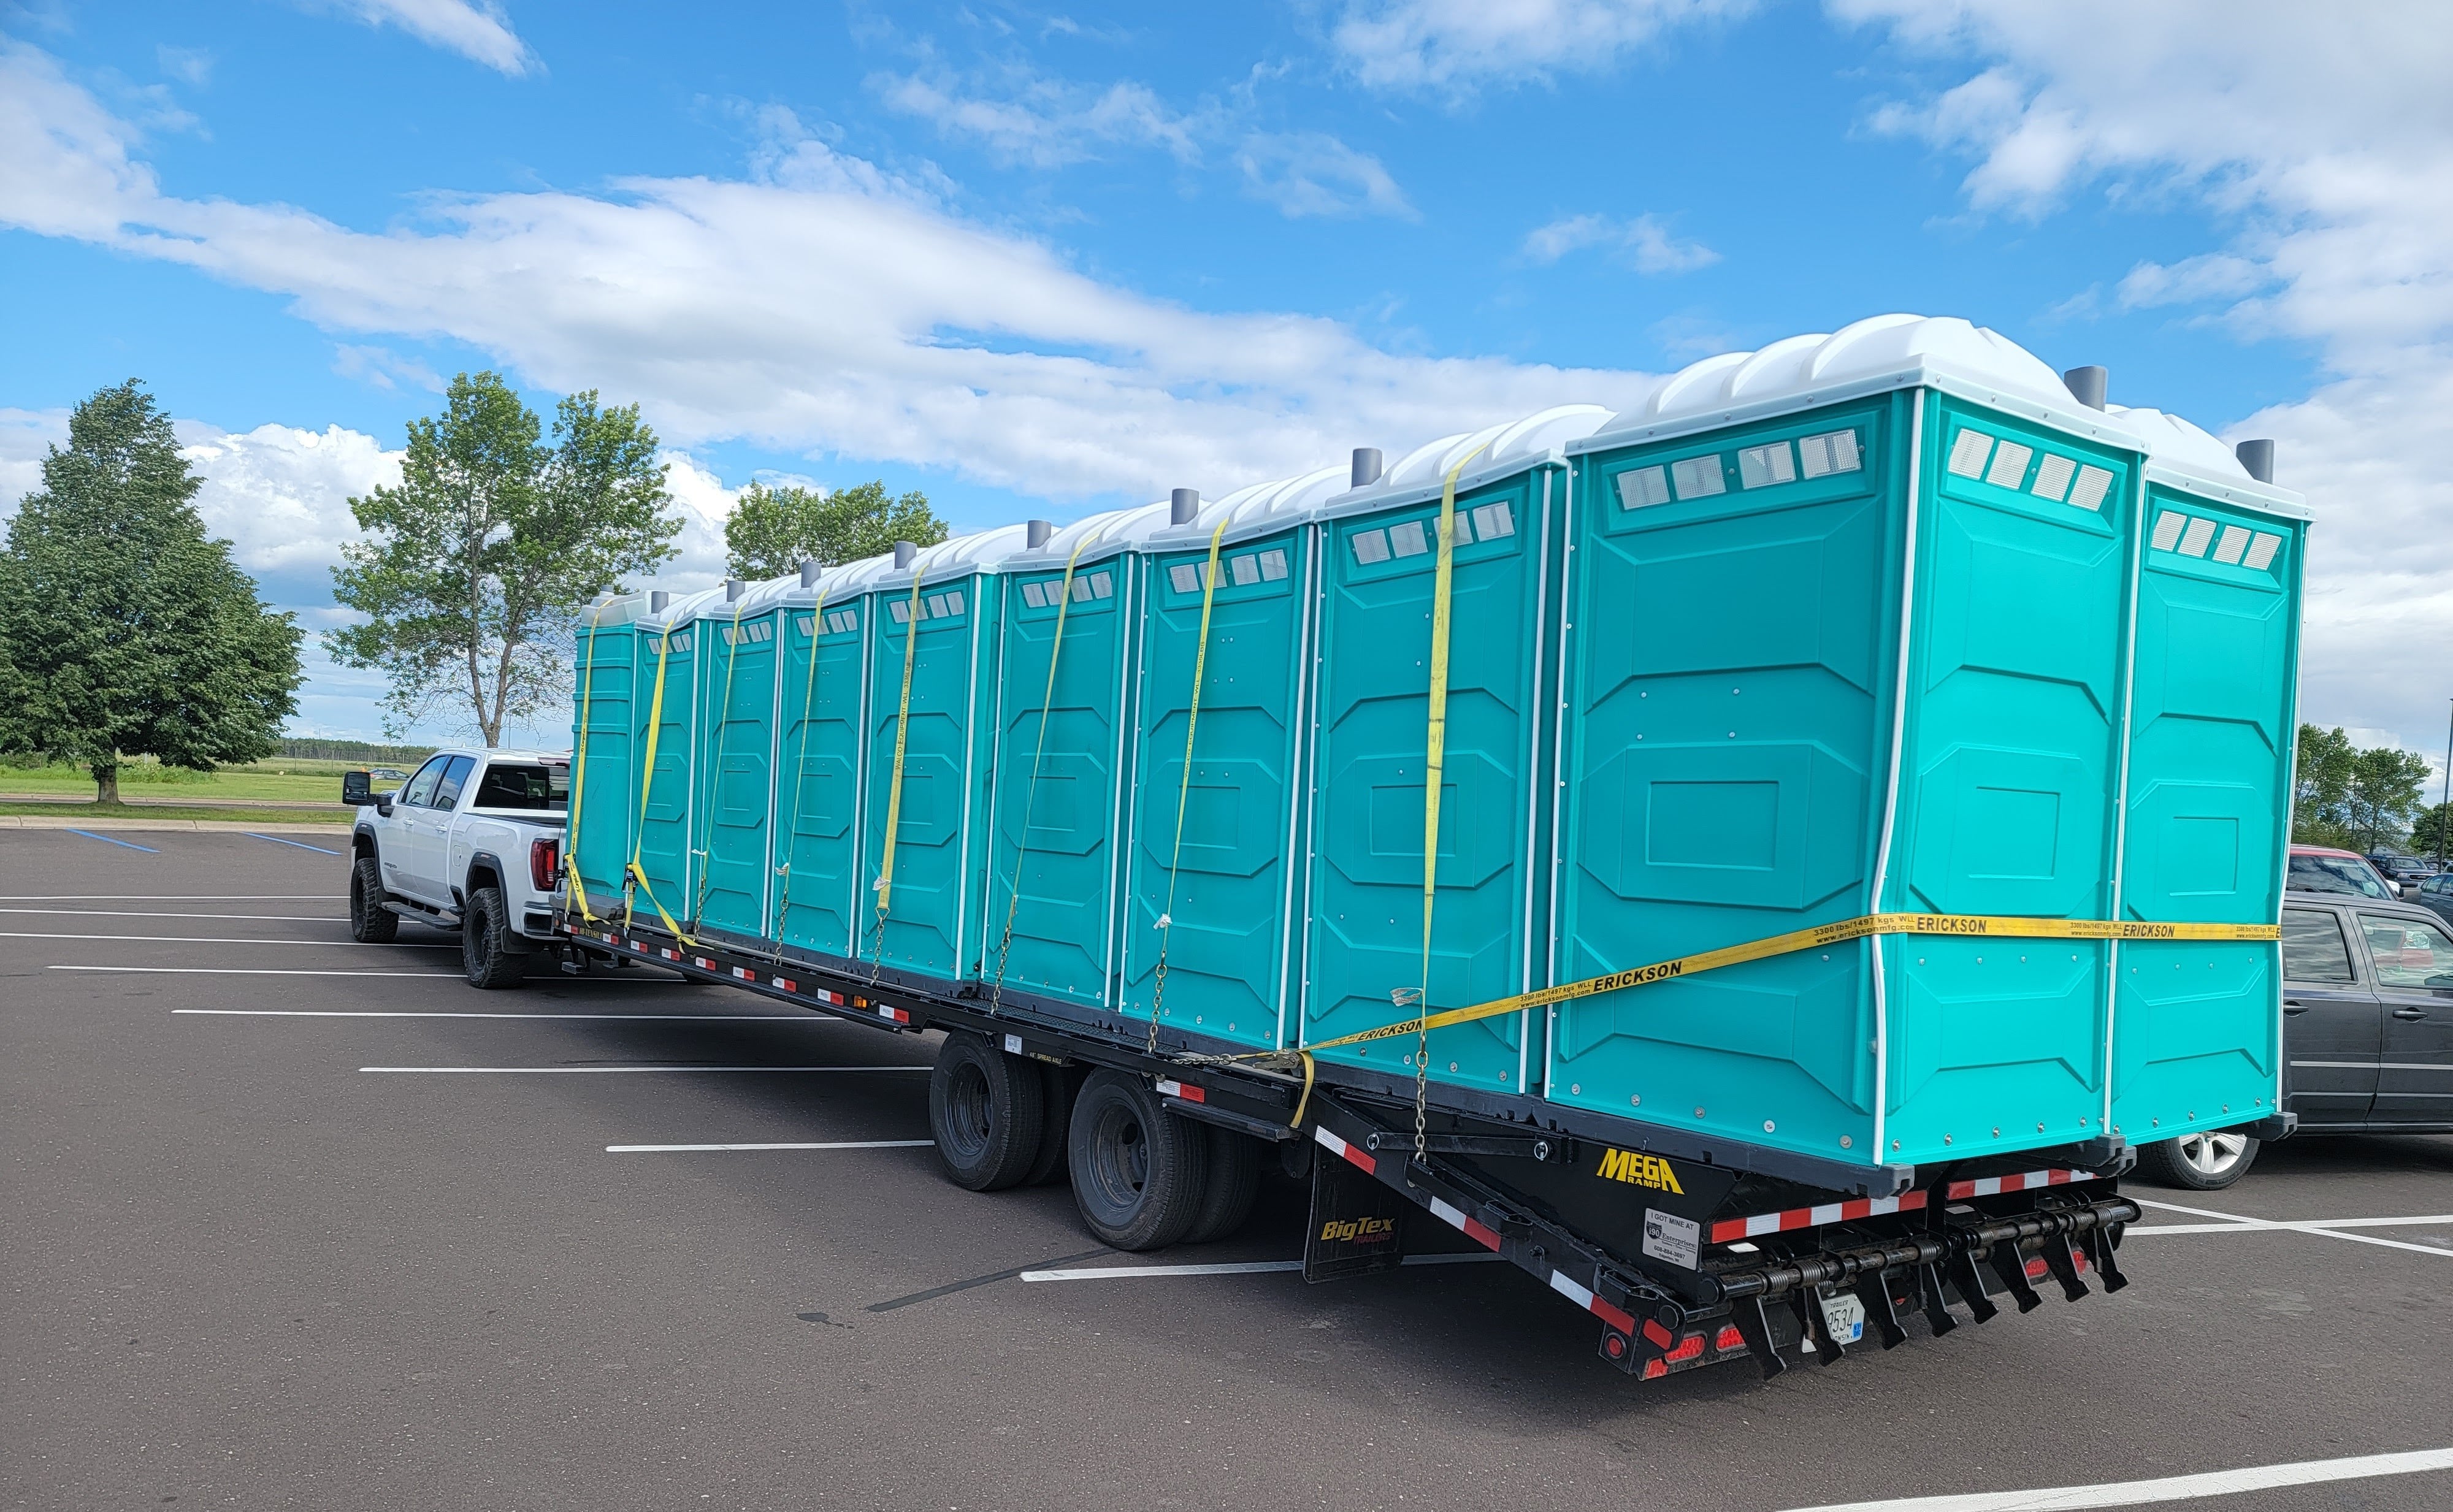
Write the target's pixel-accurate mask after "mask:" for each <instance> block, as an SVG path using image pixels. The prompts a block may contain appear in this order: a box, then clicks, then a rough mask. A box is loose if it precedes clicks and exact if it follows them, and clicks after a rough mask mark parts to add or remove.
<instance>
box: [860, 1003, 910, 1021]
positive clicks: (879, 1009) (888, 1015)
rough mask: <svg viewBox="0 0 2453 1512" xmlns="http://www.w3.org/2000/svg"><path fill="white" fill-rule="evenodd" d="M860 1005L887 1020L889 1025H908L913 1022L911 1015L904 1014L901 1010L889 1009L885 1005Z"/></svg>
mask: <svg viewBox="0 0 2453 1512" xmlns="http://www.w3.org/2000/svg"><path fill="white" fill-rule="evenodd" d="M861 1005H862V1006H865V1007H867V1008H868V1010H869V1011H870V1012H871V1013H874V1014H876V1015H877V1016H878V1017H879V1018H881V1019H884V1020H886V1021H887V1023H888V1024H908V1023H910V1022H911V1015H909V1014H908V1013H906V1012H904V1011H903V1010H902V1009H901V1008H889V1007H887V1005H885V1004H883V1003H864V1004H861Z"/></svg>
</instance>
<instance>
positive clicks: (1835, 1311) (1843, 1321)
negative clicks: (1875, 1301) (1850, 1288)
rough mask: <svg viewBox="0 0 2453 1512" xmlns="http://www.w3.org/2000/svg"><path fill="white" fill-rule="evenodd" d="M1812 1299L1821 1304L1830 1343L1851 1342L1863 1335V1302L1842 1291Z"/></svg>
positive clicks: (1863, 1336)
mask: <svg viewBox="0 0 2453 1512" xmlns="http://www.w3.org/2000/svg"><path fill="white" fill-rule="evenodd" d="M1814 1300H1815V1301H1816V1302H1817V1303H1821V1304H1822V1307H1823V1326H1824V1327H1825V1328H1826V1329H1828V1330H1829V1331H1830V1334H1831V1342H1832V1343H1841V1344H1853V1343H1856V1342H1857V1341H1858V1340H1860V1339H1863V1338H1865V1303H1862V1302H1859V1301H1858V1300H1857V1299H1856V1298H1855V1297H1854V1296H1853V1295H1851V1294H1849V1293H1847V1292H1842V1293H1841V1294H1840V1295H1838V1296H1836V1297H1821V1296H1818V1297H1816V1298H1815V1299H1814Z"/></svg>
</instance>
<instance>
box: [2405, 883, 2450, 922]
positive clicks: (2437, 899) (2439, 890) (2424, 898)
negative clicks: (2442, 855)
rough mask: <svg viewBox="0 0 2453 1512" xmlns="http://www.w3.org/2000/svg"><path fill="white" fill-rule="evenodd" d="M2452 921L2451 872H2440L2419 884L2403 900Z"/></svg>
mask: <svg viewBox="0 0 2453 1512" xmlns="http://www.w3.org/2000/svg"><path fill="white" fill-rule="evenodd" d="M2404 901H2405V902H2409V903H2414V904H2417V905H2419V906H2420V907H2422V908H2426V909H2429V910H2431V911H2433V912H2436V913H2439V914H2442V915H2443V916H2444V917H2445V918H2446V919H2448V920H2453V871H2440V872H2438V873H2437V874H2436V875H2435V876H2433V877H2430V878H2428V879H2427V880H2426V881H2425V882H2423V883H2421V884H2420V885H2418V887H2417V888H2416V889H2414V890H2413V891H2412V892H2411V893H2410V894H2409V895H2408V896H2407V898H2406V899H2405V900H2404Z"/></svg>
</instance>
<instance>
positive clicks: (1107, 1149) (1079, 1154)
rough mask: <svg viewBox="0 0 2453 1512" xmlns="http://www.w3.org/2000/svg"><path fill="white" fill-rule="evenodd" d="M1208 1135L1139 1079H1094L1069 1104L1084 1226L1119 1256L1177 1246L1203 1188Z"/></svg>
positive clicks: (1119, 1075)
mask: <svg viewBox="0 0 2453 1512" xmlns="http://www.w3.org/2000/svg"><path fill="white" fill-rule="evenodd" d="M1207 1132H1208V1131H1207V1129H1205V1128H1203V1127H1202V1125H1200V1124H1195V1123H1193V1122H1191V1121H1190V1120H1188V1119H1181V1118H1178V1117H1176V1116H1175V1115H1174V1114H1172V1113H1170V1112H1168V1111H1167V1108H1166V1106H1165V1105H1164V1104H1161V1103H1160V1101H1159V1097H1158V1094H1157V1093H1156V1092H1153V1091H1152V1090H1150V1087H1149V1084H1147V1082H1144V1081H1143V1080H1142V1079H1141V1078H1139V1077H1134V1076H1127V1075H1126V1074H1124V1073H1123V1072H1121V1071H1108V1070H1101V1071H1094V1072H1092V1073H1091V1074H1090V1078H1089V1080H1087V1081H1086V1082H1084V1083H1083V1084H1082V1092H1081V1095H1080V1096H1079V1097H1077V1098H1075V1099H1074V1100H1073V1120H1072V1124H1071V1132H1070V1135H1069V1137H1068V1139H1067V1156H1068V1164H1070V1166H1071V1168H1072V1172H1073V1204H1074V1205H1075V1206H1076V1207H1078V1208H1080V1209H1081V1212H1082V1222H1084V1223H1085V1224H1088V1225H1089V1227H1090V1232H1092V1233H1093V1234H1096V1235H1098V1236H1099V1239H1100V1241H1101V1243H1106V1244H1108V1245H1111V1246H1113V1247H1114V1248H1117V1249H1122V1250H1128V1251H1129V1250H1142V1249H1164V1248H1166V1247H1167V1245H1169V1244H1172V1243H1175V1242H1176V1241H1177V1240H1179V1239H1182V1238H1183V1237H1184V1233H1185V1230H1186V1229H1187V1228H1189V1227H1191V1226H1192V1221H1193V1219H1195V1218H1196V1217H1198V1216H1200V1211H1201V1201H1202V1197H1203V1195H1204V1193H1205V1191H1206V1190H1207V1186H1208V1176H1209V1147H1208V1146H1209V1142H1208V1140H1207V1138H1206V1136H1207Z"/></svg>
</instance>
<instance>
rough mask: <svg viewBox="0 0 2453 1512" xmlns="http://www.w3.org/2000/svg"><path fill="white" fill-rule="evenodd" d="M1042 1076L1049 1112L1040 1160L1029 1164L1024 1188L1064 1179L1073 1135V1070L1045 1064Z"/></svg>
mask: <svg viewBox="0 0 2453 1512" xmlns="http://www.w3.org/2000/svg"><path fill="white" fill-rule="evenodd" d="M1039 1076H1040V1080H1041V1081H1042V1082H1044V1083H1046V1084H1047V1097H1046V1102H1047V1110H1046V1112H1045V1113H1044V1114H1043V1115H1042V1116H1041V1118H1040V1121H1039V1154H1038V1157H1037V1158H1036V1159H1034V1160H1033V1161H1032V1162H1031V1163H1030V1174H1029V1175H1027V1176H1025V1177H1024V1178H1023V1179H1022V1184H1024V1185H1025V1186H1044V1185H1046V1184H1048V1183H1049V1182H1053V1181H1061V1180H1063V1179H1064V1177H1065V1174H1066V1171H1065V1151H1066V1147H1067V1144H1070V1143H1071V1140H1072V1136H1073V1090H1074V1084H1075V1081H1076V1077H1075V1074H1074V1071H1073V1068H1072V1067H1071V1066H1066V1065H1050V1064H1047V1062H1045V1061H1042V1062H1040V1063H1039Z"/></svg>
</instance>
